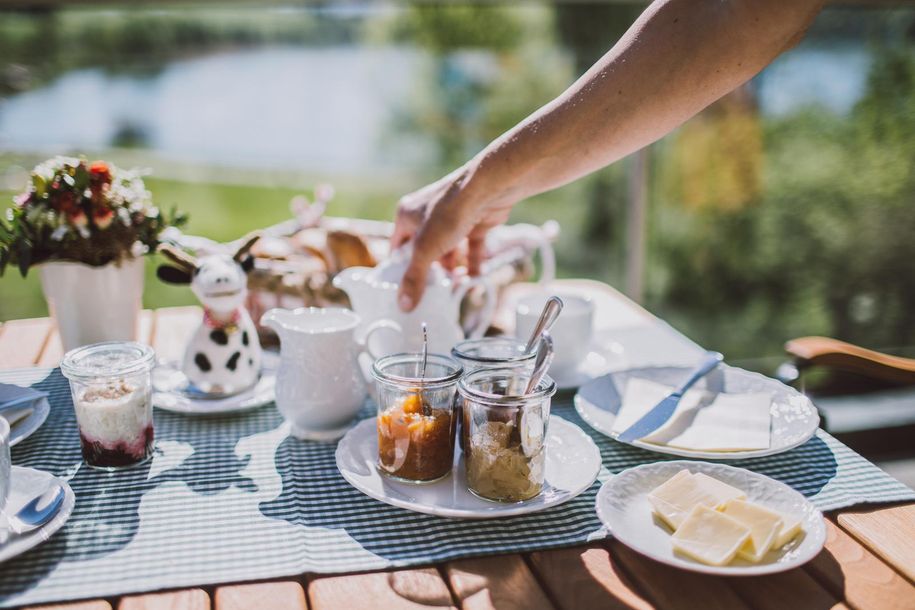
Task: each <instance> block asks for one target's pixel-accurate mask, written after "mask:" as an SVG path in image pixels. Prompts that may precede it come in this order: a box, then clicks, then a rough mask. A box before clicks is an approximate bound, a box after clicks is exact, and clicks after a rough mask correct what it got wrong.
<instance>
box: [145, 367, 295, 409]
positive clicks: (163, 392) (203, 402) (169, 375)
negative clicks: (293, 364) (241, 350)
mask: <svg viewBox="0 0 915 610" xmlns="http://www.w3.org/2000/svg"><path fill="white" fill-rule="evenodd" d="M262 362H263V368H262V371H261V376H260V379H258V380H257V383H256V384H254V386H253V387H251V388H249V389H247V390H245V391H244V392H239V393H238V394H233V395H232V396H227V397H225V398H194V397H193V396H192V395H190V394H188V393H187V392H186V391H185V388H186V387H187V385H188V381H187V377H185V375H184V373H182V372H181V366H180V364H178V363H175V362H160V363H159V364H158V365H157V366H156V368H155V369H153V373H152V381H153V398H152V399H153V405H154V406H155V407H156V408H159V409H163V410H165V411H172V412H173V413H182V414H184V415H219V414H223V413H236V412H239V411H247V410H248V409H255V408H257V407H260V406H263V405H265V404H267V403H270V402H273V401H274V400H275V398H276V391H275V390H276V371H277V368H279V357H278V356H275V355H274V354H273V353H272V352H264V357H263V361H262Z"/></svg>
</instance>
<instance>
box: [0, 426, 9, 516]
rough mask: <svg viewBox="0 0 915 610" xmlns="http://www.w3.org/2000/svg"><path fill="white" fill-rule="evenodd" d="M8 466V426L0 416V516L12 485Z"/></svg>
mask: <svg viewBox="0 0 915 610" xmlns="http://www.w3.org/2000/svg"><path fill="white" fill-rule="evenodd" d="M11 469H12V467H11V466H10V424H9V422H8V421H6V419H4V418H3V416H2V415H0V514H3V509H4V507H5V506H6V501H7V500H8V499H9V497H10V486H11V485H12V473H11Z"/></svg>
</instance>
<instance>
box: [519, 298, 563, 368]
mask: <svg viewBox="0 0 915 610" xmlns="http://www.w3.org/2000/svg"><path fill="white" fill-rule="evenodd" d="M561 311H562V299H560V298H559V297H557V296H551V297H550V298H548V299H547V300H546V303H544V304H543V311H541V312H540V318H539V319H538V320H537V323H536V324H535V325H534V330H533V331H531V336H530V338H528V340H527V346H526V347H525V348H524V353H525V354H530V353H531V352H532V351H534V348H535V347H537V345H538V344H539V340H540V335H542V334H544V333H548V332H549V331H550V329H551V328H552V327H553V323H554V322H556V318H558V317H559V312H561Z"/></svg>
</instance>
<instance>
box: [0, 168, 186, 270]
mask: <svg viewBox="0 0 915 610" xmlns="http://www.w3.org/2000/svg"><path fill="white" fill-rule="evenodd" d="M14 202H15V204H16V205H15V206H14V207H12V208H10V209H9V210H7V214H6V219H5V221H4V220H3V219H0V275H3V272H4V271H5V270H6V266H7V265H15V266H17V267H18V268H19V272H20V273H22V275H23V277H24V276H25V275H26V273H27V272H28V270H29V267H31V266H33V265H38V264H40V263H43V262H46V261H52V260H54V261H74V262H79V263H85V264H87V265H92V266H95V267H98V266H102V265H106V264H108V263H112V262H114V263H117V262H120V261H121V260H123V259H125V258H130V257H134V256H141V255H143V254H145V253H147V252H155V250H156V247H157V246H158V245H159V236H160V234H161V233H162V231H163V230H164V229H166V228H167V227H169V226H174V227H180V226H181V225H183V224H184V223H185V222H186V221H187V217H186V216H185V215H184V214H180V213H178V212H176V211H175V210H172V212H171V214H169V215H164V214H163V213H162V212H161V211H160V210H159V209H158V208H157V207H155V206H154V205H153V204H152V196H151V195H150V193H149V191H148V190H146V186H145V185H144V184H143V179H142V177H141V176H140V174H139V172H137V171H135V170H130V171H128V170H122V169H118V168H117V167H115V166H113V165H110V164H108V163H105V162H103V161H96V162H94V163H92V164H89V163H88V162H87V161H86V160H85V159H77V158H72V157H55V158H53V159H49V160H48V161H45V162H44V163H41V164H40V165H38V166H36V167H35V169H34V170H32V174H31V182H30V184H29V185H28V187H27V188H26V190H25V191H24V192H23V193H21V194H20V195H18V196H17V197H15V199H14Z"/></svg>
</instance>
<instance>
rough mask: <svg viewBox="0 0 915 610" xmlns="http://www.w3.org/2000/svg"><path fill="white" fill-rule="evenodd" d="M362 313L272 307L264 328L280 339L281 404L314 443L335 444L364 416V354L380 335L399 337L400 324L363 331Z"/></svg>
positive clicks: (378, 323) (297, 430)
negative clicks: (381, 332)
mask: <svg viewBox="0 0 915 610" xmlns="http://www.w3.org/2000/svg"><path fill="white" fill-rule="evenodd" d="M361 322H362V320H361V319H360V317H359V316H358V315H356V314H355V313H353V312H352V311H350V310H348V309H343V308H333V307H332V308H321V307H302V308H300V309H293V310H289V309H271V310H270V311H268V312H266V313H265V314H264V315H263V316H262V317H261V324H263V325H264V326H268V327H270V328H272V329H273V330H275V331H276V333H277V334H278V335H279V337H280V368H279V371H278V372H277V376H276V406H277V409H278V410H279V412H280V413H281V414H282V415H283V417H284V418H285V419H286V421H288V422H289V423H290V425H291V426H292V434H293V436H295V437H297V438H302V439H309V440H323V441H328V440H336V439H338V438H340V437H341V436H343V434H344V433H345V432H346V430H347V429H348V428H349V426H350V424H351V423H352V421H353V418H355V417H356V415H357V414H358V413H359V410H360V409H361V408H362V405H363V403H364V402H365V398H366V395H367V386H366V379H365V376H364V375H363V372H362V368H361V366H360V364H359V356H360V355H361V354H362V353H367V354H368V355H369V356H370V357H371V358H372V359H373V360H374V359H376V358H377V355H376V354H374V353H372V350H370V349H369V348H368V347H367V342H368V339H369V338H370V337H371V335H373V334H374V333H375V332H376V331H379V330H381V329H389V330H390V331H395V332H396V333H398V334H399V333H400V332H401V329H400V326H399V325H398V324H396V323H395V322H392V321H390V320H375V321H374V322H372V323H371V324H369V325H367V326H365V327H361V326H360V325H361Z"/></svg>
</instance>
